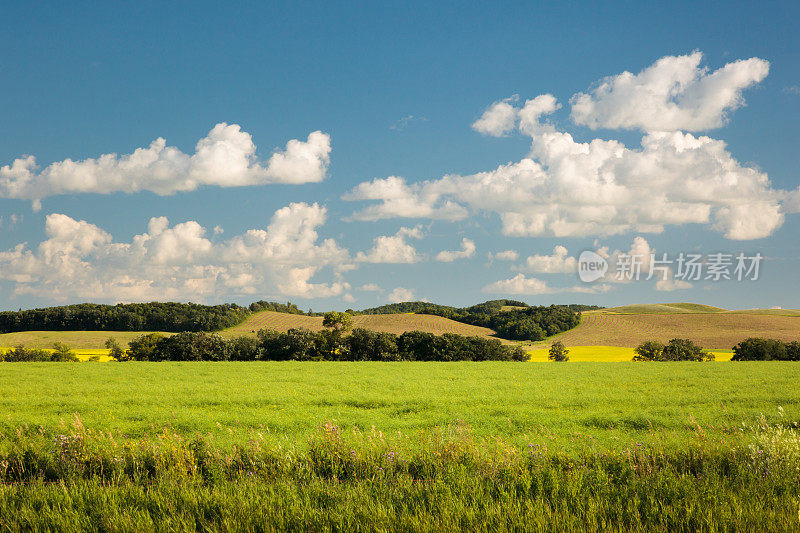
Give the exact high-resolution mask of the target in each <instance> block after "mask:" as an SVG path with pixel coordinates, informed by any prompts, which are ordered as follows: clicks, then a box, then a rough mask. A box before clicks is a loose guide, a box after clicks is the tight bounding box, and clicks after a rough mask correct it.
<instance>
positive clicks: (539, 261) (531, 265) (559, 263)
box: [516, 245, 578, 274]
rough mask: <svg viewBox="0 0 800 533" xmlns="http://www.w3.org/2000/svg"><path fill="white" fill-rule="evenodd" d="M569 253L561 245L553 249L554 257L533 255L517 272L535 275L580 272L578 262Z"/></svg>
mask: <svg viewBox="0 0 800 533" xmlns="http://www.w3.org/2000/svg"><path fill="white" fill-rule="evenodd" d="M568 254H569V252H568V250H567V249H566V248H564V247H563V246H561V245H558V246H556V247H555V248H553V253H552V255H538V254H536V255H531V256H528V258H527V259H526V260H525V264H524V265H523V266H519V267H517V268H516V270H521V271H525V272H533V273H535V274H565V273H569V274H571V273H575V272H577V271H578V270H577V269H578V261H577V259H575V258H574V257H571V256H569V255H568Z"/></svg>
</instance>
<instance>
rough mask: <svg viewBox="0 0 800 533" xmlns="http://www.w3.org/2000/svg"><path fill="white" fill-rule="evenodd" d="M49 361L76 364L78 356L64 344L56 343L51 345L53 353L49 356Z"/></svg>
mask: <svg viewBox="0 0 800 533" xmlns="http://www.w3.org/2000/svg"><path fill="white" fill-rule="evenodd" d="M50 360H51V361H54V362H58V363H64V362H69V363H77V362H78V356H77V355H75V352H73V351H72V350H71V349H70V347H69V346H67V345H66V344H64V343H62V342H56V343H55V344H53V353H52V354H51V355H50Z"/></svg>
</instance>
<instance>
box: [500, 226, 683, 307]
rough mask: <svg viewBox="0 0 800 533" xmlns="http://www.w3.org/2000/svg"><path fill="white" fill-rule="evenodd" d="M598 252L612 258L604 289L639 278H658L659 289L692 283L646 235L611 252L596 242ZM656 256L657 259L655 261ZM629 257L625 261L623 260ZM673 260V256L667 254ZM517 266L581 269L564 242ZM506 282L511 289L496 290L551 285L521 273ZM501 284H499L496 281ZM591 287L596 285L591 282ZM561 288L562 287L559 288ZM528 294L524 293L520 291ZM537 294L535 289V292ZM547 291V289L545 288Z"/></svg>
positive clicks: (528, 269) (545, 269)
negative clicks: (678, 274)
mask: <svg viewBox="0 0 800 533" xmlns="http://www.w3.org/2000/svg"><path fill="white" fill-rule="evenodd" d="M594 252H595V253H597V254H598V255H600V256H601V257H603V258H604V259H605V260H606V261H607V262H608V270H607V271H606V274H605V276H603V277H602V278H601V279H600V280H599V281H600V282H602V283H603V284H604V285H605V287H604V288H602V289H600V290H602V291H604V290H608V288H610V285H607V284H611V283H632V282H635V281H642V282H648V281H649V282H652V281H655V285H654V288H655V290H657V291H674V290H678V289H688V288H691V287H692V284H691V283H689V282H687V281H683V280H680V279H676V278H675V274H674V270H673V269H672V268H671V267H670V266H669V265H668V264H663V263H661V262H659V261H661V260H663V259H664V257H663V254H656V251H655V249H653V248H652V247H651V246H650V243H648V242H647V240H646V239H645V238H644V237H641V236H636V237H634V239H633V241H632V242H631V246H630V248H629V249H628V250H614V251H613V252H610V251H609V249H608V247H606V246H600V245H599V244H598V243H597V242H595V249H594ZM654 256H655V259H656V262H653V257H654ZM623 258H625V261H623ZM667 260H668V261H669V257H667ZM513 269H514V270H517V271H522V272H531V273H538V274H572V275H575V274H576V273H577V272H578V259H577V257H575V256H571V255H569V251H568V250H567V249H566V248H565V247H564V246H562V245H557V246H556V247H555V248H553V253H552V254H551V255H532V256H529V257H528V258H527V259H526V261H525V264H523V265H520V266H515V267H513ZM498 283H500V284H505V286H507V288H509V290H506V291H499V290H497V291H494V292H510V289H514V288H515V289H516V290H522V288H521V287H524V286H525V284H526V283H527V285H528V290H534V289H535V288H536V287H537V286H539V287H540V289H541V290H545V291H546V290H547V289H549V286H547V285H546V284H545V282H543V281H540V280H537V279H534V278H525V277H524V276H523V277H520V276H517V277H515V278H512V279H511V280H505V281H503V282H498ZM495 285H497V284H495ZM587 287H590V288H591V287H595V286H592V285H587ZM555 290H556V291H558V289H555ZM519 294H524V293H519ZM532 294H533V293H532ZM542 294H546V292H542Z"/></svg>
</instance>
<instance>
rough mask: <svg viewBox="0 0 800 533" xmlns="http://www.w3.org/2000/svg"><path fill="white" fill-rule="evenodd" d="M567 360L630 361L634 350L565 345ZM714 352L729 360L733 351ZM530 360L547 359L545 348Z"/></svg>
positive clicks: (719, 359)
mask: <svg viewBox="0 0 800 533" xmlns="http://www.w3.org/2000/svg"><path fill="white" fill-rule="evenodd" d="M567 350H569V354H568V356H569V360H570V361H575V362H597V363H603V362H606V363H611V362H622V361H630V360H632V359H633V356H634V355H636V352H634V351H633V348H625V347H622V346H567ZM709 351H710V352H711V353H713V354H714V357H715V360H716V361H730V360H731V357H732V356H733V352H731V351H730V350H709ZM528 353H529V354H530V361H532V362H535V363H538V362H544V361H548V359H547V356H548V351H547V348H545V349H542V350H533V351H530V352H528Z"/></svg>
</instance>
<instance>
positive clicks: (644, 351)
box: [633, 341, 664, 361]
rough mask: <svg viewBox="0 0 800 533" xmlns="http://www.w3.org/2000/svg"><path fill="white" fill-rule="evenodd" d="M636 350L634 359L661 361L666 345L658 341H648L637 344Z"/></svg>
mask: <svg viewBox="0 0 800 533" xmlns="http://www.w3.org/2000/svg"><path fill="white" fill-rule="evenodd" d="M634 352H636V355H634V356H633V360H634V361H661V360H662V359H661V354H662V353H663V352H664V345H663V344H661V343H660V342H658V341H647V342H643V343H642V344H640V345H639V346H637V347H636V349H635V350H634Z"/></svg>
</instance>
